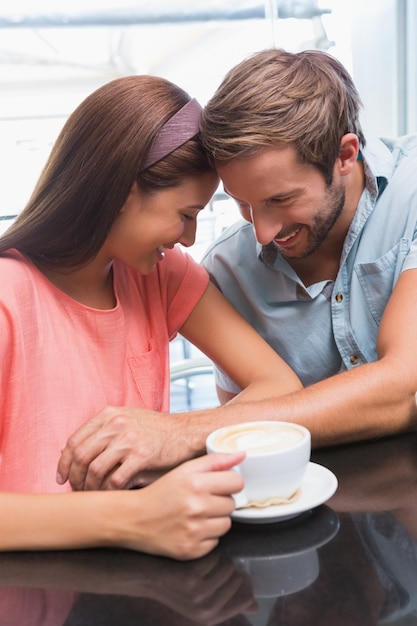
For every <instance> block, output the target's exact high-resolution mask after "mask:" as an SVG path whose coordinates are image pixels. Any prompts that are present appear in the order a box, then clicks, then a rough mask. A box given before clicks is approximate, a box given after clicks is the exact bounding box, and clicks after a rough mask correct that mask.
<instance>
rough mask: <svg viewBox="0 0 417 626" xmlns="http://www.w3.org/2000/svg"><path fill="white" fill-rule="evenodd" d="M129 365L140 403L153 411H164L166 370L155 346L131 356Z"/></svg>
mask: <svg viewBox="0 0 417 626" xmlns="http://www.w3.org/2000/svg"><path fill="white" fill-rule="evenodd" d="M128 367H129V371H130V374H131V376H132V378H133V381H134V385H135V388H136V392H137V393H138V394H139V396H140V404H141V405H142V406H143V407H144V408H146V409H150V410H152V411H162V410H163V409H164V407H165V404H166V403H165V401H164V397H165V394H166V372H165V368H164V367H163V364H162V363H161V359H160V354H159V353H158V351H157V350H156V349H155V347H153V346H152V347H151V349H150V350H149V351H148V352H145V353H143V354H141V355H139V356H132V357H129V358H128ZM130 402H132V401H131V400H130Z"/></svg>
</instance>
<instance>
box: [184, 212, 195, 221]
mask: <svg viewBox="0 0 417 626" xmlns="http://www.w3.org/2000/svg"><path fill="white" fill-rule="evenodd" d="M182 216H183V218H184V219H185V220H187V221H188V222H193V221H194V220H195V216H194V215H188V214H187V213H183V214H182Z"/></svg>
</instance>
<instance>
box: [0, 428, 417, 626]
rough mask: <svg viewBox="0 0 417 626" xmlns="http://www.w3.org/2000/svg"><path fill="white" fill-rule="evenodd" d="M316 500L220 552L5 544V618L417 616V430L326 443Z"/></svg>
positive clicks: (34, 623) (230, 541)
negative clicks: (192, 557) (322, 483)
mask: <svg viewBox="0 0 417 626" xmlns="http://www.w3.org/2000/svg"><path fill="white" fill-rule="evenodd" d="M312 460H313V461H314V462H316V463H319V464H321V465H325V466H326V467H328V468H329V469H331V470H332V472H334V473H335V474H336V476H337V478H338V480H339V487H338V490H337V492H336V493H335V495H334V496H333V497H332V498H331V499H330V500H329V501H328V502H327V503H326V504H324V505H321V506H319V507H318V508H316V509H314V510H313V511H306V512H305V513H303V514H301V515H299V516H298V517H295V518H293V519H291V520H286V521H283V522H279V523H272V524H259V525H258V524H250V525H249V524H243V523H236V522H235V523H234V524H233V527H232V529H231V531H230V532H229V533H228V534H227V535H226V536H225V537H223V538H222V540H221V542H220V545H219V546H218V548H216V550H214V551H213V552H212V553H211V554H209V555H208V556H206V557H204V558H202V559H199V560H197V561H192V562H186V563H181V562H176V561H172V560H169V559H164V558H157V557H151V556H148V555H143V554H137V553H133V552H128V551H122V550H87V551H75V552H55V553H15V554H3V555H0V626H110V625H111V626H130V625H135V626H139V625H140V626H153V625H158V626H160V625H162V626H190V625H204V626H211V625H214V624H223V625H224V626H251V625H253V626H258V625H259V626H273V625H277V626H278V625H279V626H372V625H377V624H385V625H387V624H388V625H391V626H393V625H394V624H395V625H396V626H398V625H401V626H411V625H414V624H417V435H415V434H409V435H404V436H399V437H393V438H389V439H383V440H380V441H374V442H367V443H361V444H354V445H349V446H343V447H338V448H330V449H327V450H320V451H316V452H314V453H313V456H312Z"/></svg>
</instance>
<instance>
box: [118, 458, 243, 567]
mask: <svg viewBox="0 0 417 626" xmlns="http://www.w3.org/2000/svg"><path fill="white" fill-rule="evenodd" d="M244 457H245V454H244V452H236V453H233V454H209V455H205V456H203V457H200V458H198V459H193V460H191V461H187V462H186V463H183V464H182V465H180V466H179V467H177V468H176V469H174V470H172V471H170V472H168V473H167V474H165V475H164V476H162V477H161V478H159V479H158V480H156V481H155V482H154V483H152V484H151V485H149V486H147V487H145V488H144V489H140V490H139V491H129V492H122V493H116V494H115V495H118V496H125V497H124V500H123V502H124V505H123V508H122V509H120V510H119V511H118V515H117V519H116V520H112V522H111V523H112V524H113V523H114V524H115V525H116V526H115V528H112V529H111V532H112V535H113V536H114V537H115V538H116V540H117V538H118V537H119V538H122V540H121V541H120V540H117V541H116V542H115V543H116V545H118V546H120V547H124V548H130V549H134V550H142V551H145V552H148V553H150V554H159V555H165V556H170V557H173V558H176V559H180V560H186V559H195V558H198V557H201V556H203V555H204V554H207V553H208V552H210V551H211V550H212V549H213V548H214V547H215V546H216V545H217V543H218V541H219V537H220V536H222V535H224V534H225V533H226V532H227V531H228V530H229V529H230V526H231V519H230V514H231V513H232V511H233V510H234V508H235V503H234V500H233V498H232V494H234V493H237V492H238V491H240V490H241V489H242V488H243V480H242V478H241V476H239V474H237V472H234V471H232V469H231V468H232V467H233V466H234V465H237V464H238V463H240V462H241V461H242V460H243V459H244ZM127 496H129V498H128V497H127ZM135 496H136V498H135Z"/></svg>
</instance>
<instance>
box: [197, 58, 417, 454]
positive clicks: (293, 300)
mask: <svg viewBox="0 0 417 626" xmlns="http://www.w3.org/2000/svg"><path fill="white" fill-rule="evenodd" d="M360 108H361V101H360V97H359V95H358V93H357V91H356V88H355V86H354V84H353V82H352V79H351V77H350V76H349V74H348V73H347V71H346V70H345V68H344V67H343V66H342V65H341V64H340V63H339V62H338V61H337V60H336V59H335V58H334V57H332V56H330V55H329V54H327V53H324V52H319V51H305V52H300V53H297V54H292V53H289V52H286V51H283V50H276V49H273V50H265V51H262V52H260V53H257V54H255V55H254V56H252V57H250V58H248V59H246V60H244V61H243V62H241V63H240V64H239V65H237V66H236V67H235V68H234V69H232V70H231V71H230V72H229V73H228V75H227V76H226V77H225V79H224V81H223V83H222V84H221V86H220V87H219V89H218V90H217V92H216V93H215V94H214V96H213V97H212V99H211V100H210V102H209V103H208V105H207V107H206V109H205V111H204V114H203V121H202V127H201V128H202V138H203V143H204V145H205V147H206V149H207V150H208V151H209V153H210V154H211V156H212V159H213V162H214V163H215V165H216V168H217V171H218V173H219V174H220V177H221V179H222V181H223V184H224V188H225V191H226V192H228V193H229V194H230V196H231V197H233V198H234V199H235V200H236V202H237V203H238V205H239V208H240V211H241V214H242V217H243V218H244V220H245V221H243V222H240V223H238V224H236V225H234V226H232V227H231V228H229V229H228V230H227V231H226V232H225V233H224V234H223V235H222V236H221V237H220V239H219V240H218V241H216V242H215V243H214V245H213V246H211V248H210V249H209V250H208V252H207V254H206V256H205V258H204V259H203V264H204V265H205V267H206V268H207V269H208V270H209V272H210V274H211V276H212V279H213V281H214V282H215V283H216V284H217V285H218V286H219V287H220V289H221V290H222V292H223V293H224V294H225V295H226V297H227V298H228V299H229V300H230V302H232V304H233V305H234V306H235V307H236V308H237V309H238V310H239V311H240V313H241V314H243V316H244V317H245V318H246V319H247V320H248V321H249V322H250V323H251V324H252V325H253V326H254V328H255V329H256V330H257V331H258V332H259V333H260V334H261V335H262V336H263V337H264V338H265V339H266V340H267V341H268V342H269V343H270V345H271V346H273V347H274V349H275V350H276V351H277V352H278V353H279V354H280V355H281V356H282V357H283V358H284V359H285V360H286V361H287V363H288V364H289V365H291V367H292V368H293V369H294V370H295V372H296V373H297V374H298V376H299V377H300V379H301V380H302V382H303V383H304V385H306V386H307V388H306V389H304V390H302V391H301V392H298V393H295V394H293V395H292V396H291V397H290V398H286V399H284V400H279V399H277V400H276V401H275V403H274V407H275V411H276V416H277V419H278V418H279V417H280V416H281V418H283V419H292V420H294V421H298V422H301V423H303V424H304V425H306V426H308V427H309V428H310V429H311V430H312V433H313V440H314V439H315V440H316V441H319V442H320V443H338V442H341V441H346V440H354V439H361V438H367V437H374V436H381V435H387V434H391V433H395V432H400V431H404V430H407V429H411V428H414V427H415V423H416V409H415V401H414V392H415V391H416V389H417V324H416V314H417V270H416V268H417V235H416V230H417V136H408V137H403V138H400V139H398V140H394V141H391V140H387V139H383V140H377V141H374V142H371V141H369V142H366V141H365V137H364V135H363V132H362V129H361V126H360V123H359V112H360ZM216 381H217V385H218V388H219V395H220V398H221V399H222V400H223V401H226V400H228V399H230V398H231V397H233V395H234V394H236V393H237V391H238V389H237V387H236V386H235V385H234V384H233V383H232V382H231V381H230V380H229V379H227V377H226V376H225V375H223V374H222V372H220V371H217V378H216Z"/></svg>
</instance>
